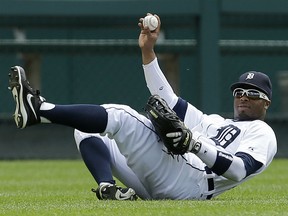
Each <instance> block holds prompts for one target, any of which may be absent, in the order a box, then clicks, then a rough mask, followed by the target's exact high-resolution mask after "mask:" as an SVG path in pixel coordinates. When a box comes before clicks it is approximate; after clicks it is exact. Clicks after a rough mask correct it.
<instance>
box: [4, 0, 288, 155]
mask: <svg viewBox="0 0 288 216" xmlns="http://www.w3.org/2000/svg"><path fill="white" fill-rule="evenodd" d="M147 12H151V13H156V14H158V15H160V17H161V20H162V32H161V38H160V39H159V41H158V44H157V47H156V52H157V54H158V58H159V60H160V65H161V67H162V69H163V71H165V74H166V76H167V78H168V80H169V82H170V83H171V85H172V86H173V88H174V90H175V92H177V94H179V95H180V96H181V97H183V98H185V99H186V100H188V101H189V102H191V103H193V104H194V105H196V106H197V107H198V108H200V109H201V110H203V111H204V112H206V113H220V114H223V115H224V116H226V117H231V116H232V113H233V98H232V97H231V92H230V90H229V86H230V84H231V83H232V82H234V81H236V80H237V78H238V77H239V75H240V74H242V73H243V72H246V71H250V70H257V71H262V72H265V73H267V74H268V75H269V76H270V77H271V80H272V84H273V102H272V105H271V106H270V109H269V111H268V115H267V122H268V123H269V124H270V125H271V127H272V128H273V129H274V130H275V132H276V136H277V139H278V143H279V150H278V153H277V157H288V151H287V150H288V146H287V144H286V141H287V140H288V134H287V130H288V115H287V110H288V61H287V58H288V1H286V0H274V1H271V0H178V1H175V0H109V1H108V0H89V1H85V0H83V1H81V0H58V1H50V0H49V1H48V0H22V1H20V0H18V1H17V0H0V69H1V71H0V159H23V158H78V157H79V154H78V152H77V150H76V146H75V144H74V140H73V130H72V129H71V128H65V127H62V126H51V125H39V126H36V127H31V128H27V129H25V130H19V129H16V126H14V122H13V120H12V118H11V116H12V114H13V112H14V102H13V100H12V97H11V93H10V92H9V91H8V90H7V85H8V78H7V74H8V72H9V68H10V67H11V66H13V65H21V66H23V67H24V68H25V69H26V71H27V73H28V77H29V80H30V82H31V84H32V85H33V86H35V87H37V88H39V89H40V90H41V93H42V95H44V96H45V97H46V98H47V99H48V100H49V101H52V102H55V103H62V104H66V103H97V104H102V103H121V104H128V105H130V106H132V107H133V108H135V109H136V110H138V111H139V112H142V111H143V106H144V105H145V103H146V100H147V98H148V96H149V92H148V90H147V88H146V84H145V81H144V76H143V70H142V65H141V53H140V50H139V47H138V35H139V28H138V26H137V23H138V19H139V18H140V17H144V16H145V14H146V13H147Z"/></svg>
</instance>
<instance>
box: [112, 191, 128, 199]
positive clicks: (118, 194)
mask: <svg viewBox="0 0 288 216" xmlns="http://www.w3.org/2000/svg"><path fill="white" fill-rule="evenodd" d="M115 197H116V199H118V200H126V199H130V195H126V196H125V195H122V193H121V192H120V191H117V192H116V194H115Z"/></svg>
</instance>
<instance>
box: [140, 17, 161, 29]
mask: <svg viewBox="0 0 288 216" xmlns="http://www.w3.org/2000/svg"><path fill="white" fill-rule="evenodd" d="M158 24H159V23H158V19H157V18H156V17H155V16H153V15H148V16H146V17H145V18H144V20H143V26H144V27H145V28H146V27H147V26H148V28H149V30H150V31H154V30H155V29H156V28H157V27H158Z"/></svg>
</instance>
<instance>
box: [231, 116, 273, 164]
mask: <svg viewBox="0 0 288 216" xmlns="http://www.w3.org/2000/svg"><path fill="white" fill-rule="evenodd" d="M237 152H243V153H246V154H249V155H251V156H252V157H253V158H254V159H255V160H257V161H259V162H261V163H262V164H264V165H265V166H267V165H269V164H270V163H271V161H272V159H273V157H274V156H275V154H276V152H277V141H276V137H275V134H274V132H273V130H272V129H271V128H270V126H268V125H267V124H266V123H265V122H263V121H260V120H256V121H254V122H253V124H251V125H250V127H249V128H248V129H247V130H246V132H245V134H244V135H243V139H242V140H241V143H240V145H239V147H238V149H237Z"/></svg>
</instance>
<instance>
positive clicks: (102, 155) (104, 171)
mask: <svg viewBox="0 0 288 216" xmlns="http://www.w3.org/2000/svg"><path fill="white" fill-rule="evenodd" d="M79 149H80V153H81V155H82V158H83V161H84V162H85V164H86V166H87V168H88V170H89V171H90V173H91V174H92V176H93V177H94V179H95V181H96V182H97V183H98V184H100V183H101V182H109V183H111V184H115V181H114V180H113V176H112V171H111V166H110V161H111V157H110V154H109V151H108V148H107V147H106V145H105V144H104V143H103V141H102V140H101V139H100V138H98V137H89V138H86V139H84V140H82V141H81V143H80V146H79Z"/></svg>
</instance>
